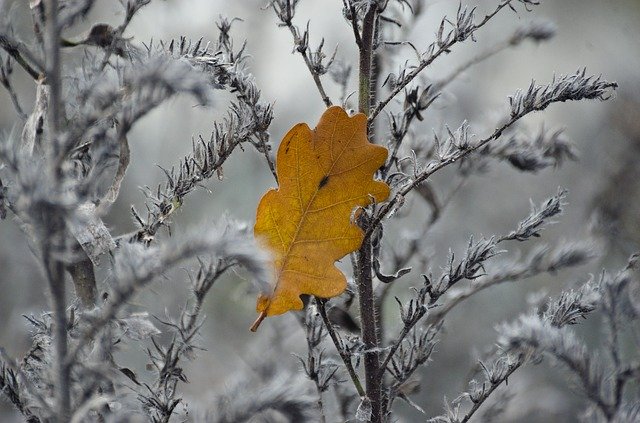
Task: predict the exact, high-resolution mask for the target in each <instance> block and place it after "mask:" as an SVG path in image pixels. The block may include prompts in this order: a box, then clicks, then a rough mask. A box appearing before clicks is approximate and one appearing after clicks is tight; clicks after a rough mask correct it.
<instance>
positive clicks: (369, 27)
mask: <svg viewBox="0 0 640 423" xmlns="http://www.w3.org/2000/svg"><path fill="white" fill-rule="evenodd" d="M376 12H377V5H376V4H375V3H374V2H372V3H371V4H370V6H369V10H367V13H366V14H365V16H364V20H363V22H362V37H361V41H362V42H361V45H360V71H359V93H358V94H359V96H358V106H359V107H358V108H359V110H360V112H361V113H364V114H365V115H367V116H368V115H369V112H370V110H371V94H372V92H371V86H372V83H373V79H374V78H373V72H372V70H373V60H372V56H373V41H374V40H373V38H374V32H375V21H376ZM370 128H371V125H370V126H369V128H368V129H367V132H369V131H370ZM357 261H358V263H357V267H358V271H357V272H356V274H357V284H358V297H359V302H360V320H361V325H362V332H361V334H362V341H363V343H364V345H365V349H366V352H365V355H364V373H365V382H366V392H367V397H368V398H369V401H371V411H372V413H371V422H372V423H381V422H382V386H381V383H382V379H381V378H380V377H379V373H380V356H379V353H378V347H379V340H378V329H377V322H376V319H377V316H376V309H375V301H374V296H373V277H372V274H371V242H370V241H369V239H368V238H367V239H365V241H364V242H363V244H362V246H361V247H360V250H359V251H358V260H357Z"/></svg>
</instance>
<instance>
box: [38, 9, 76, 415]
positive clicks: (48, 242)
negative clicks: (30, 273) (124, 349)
mask: <svg viewBox="0 0 640 423" xmlns="http://www.w3.org/2000/svg"><path fill="white" fill-rule="evenodd" d="M46 6H47V32H48V34H47V35H48V36H47V46H46V47H47V48H46V52H47V61H46V62H47V75H46V79H47V83H48V85H49V88H50V93H51V96H50V103H49V109H48V113H49V125H50V128H49V129H50V139H49V144H50V145H49V146H47V147H48V152H49V155H50V158H51V159H53V160H51V163H57V160H55V159H56V158H57V157H58V154H59V151H58V148H59V143H58V139H57V137H58V135H59V134H60V131H61V123H62V114H63V109H62V107H63V105H62V98H61V97H62V87H61V83H62V82H61V81H62V78H61V75H60V73H61V62H60V45H59V43H58V40H59V39H60V27H59V25H58V0H49V1H48V2H47V3H46ZM50 171H51V173H52V175H51V176H52V178H53V180H54V181H55V182H54V183H55V187H56V189H58V188H60V185H61V177H62V175H61V172H60V171H61V169H60V168H59V167H58V166H53V168H52V169H51V170H50ZM60 213H61V212H60V211H59V210H55V209H54V210H52V212H51V216H50V217H45V216H42V219H43V223H44V224H45V226H46V228H47V230H46V236H45V237H44V239H43V242H42V255H43V259H44V267H45V271H46V275H47V280H48V282H49V288H50V291H51V301H52V303H53V304H52V309H53V312H54V318H55V325H54V345H55V352H56V357H55V373H56V378H55V382H56V385H55V392H56V417H57V421H59V422H66V421H69V418H70V416H71V384H70V382H71V381H70V367H69V366H67V364H66V358H67V348H68V345H67V317H66V292H65V275H64V264H63V263H62V262H61V261H60V259H59V258H58V257H57V253H58V252H59V251H58V249H60V248H62V247H63V246H64V240H65V232H66V231H65V222H64V218H63V217H62V216H61V214H60Z"/></svg>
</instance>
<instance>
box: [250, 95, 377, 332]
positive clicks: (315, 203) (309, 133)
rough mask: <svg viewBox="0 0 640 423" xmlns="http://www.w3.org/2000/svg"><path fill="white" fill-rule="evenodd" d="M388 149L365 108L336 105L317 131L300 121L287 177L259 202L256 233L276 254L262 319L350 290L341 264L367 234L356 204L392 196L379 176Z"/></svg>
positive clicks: (283, 162) (285, 158)
mask: <svg viewBox="0 0 640 423" xmlns="http://www.w3.org/2000/svg"><path fill="white" fill-rule="evenodd" d="M386 158H387V149H386V148H384V147H382V146H379V145H374V144H371V143H370V142H369V141H368V139H367V118H366V116H365V115H364V114H361V113H360V114H357V115H355V116H353V117H349V116H348V115H347V113H346V112H345V111H344V110H343V109H342V108H341V107H337V106H333V107H330V108H328V109H327V110H326V111H325V112H324V114H323V115H322V117H321V118H320V122H318V125H317V126H316V128H315V129H314V130H311V129H310V128H309V127H308V126H307V125H306V124H304V123H300V124H297V125H295V126H294V127H293V128H291V130H290V131H289V132H288V133H287V134H286V135H285V137H284V138H283V140H282V142H281V143H280V147H279V148H278V154H277V157H276V168H277V175H278V181H279V187H278V188H277V189H271V190H269V191H268V192H267V193H266V194H265V195H264V196H263V197H262V199H261V201H260V204H259V205H258V210H257V216H256V224H255V227H254V233H255V236H256V238H257V239H259V241H260V242H261V243H262V244H263V245H264V246H265V247H266V248H267V249H268V250H269V251H270V252H271V254H272V259H273V285H272V286H271V292H264V293H262V294H261V295H260V296H259V298H258V302H257V306H256V309H257V311H258V312H259V313H260V317H259V318H258V320H256V322H255V323H254V326H253V327H252V330H254V331H255V329H256V328H257V326H258V325H259V324H260V322H261V321H262V319H264V317H266V316H274V315H278V314H282V313H285V312H287V311H289V310H300V309H302V308H303V303H302V300H301V299H300V295H301V294H307V295H315V296H317V297H322V298H330V297H335V296H337V295H340V294H341V293H342V292H343V291H344V290H345V288H346V285H347V282H346V278H345V276H344V274H343V273H342V272H341V271H340V270H338V268H337V267H336V266H335V262H336V261H337V260H340V259H341V258H343V257H344V256H345V255H347V254H349V253H351V252H353V251H355V250H357V249H358V248H360V245H361V244H362V240H363V238H364V233H363V231H362V229H360V228H359V227H358V226H357V225H356V224H354V223H353V222H352V213H353V210H354V209H355V208H356V207H358V206H361V207H363V206H366V205H368V204H370V203H371V202H372V201H373V200H375V201H376V202H380V201H384V200H385V199H386V198H387V197H388V196H389V187H388V186H387V184H385V183H384V182H381V181H376V180H374V179H373V176H374V174H375V172H376V170H377V169H378V168H380V166H382V164H383V163H384V162H385V160H386Z"/></svg>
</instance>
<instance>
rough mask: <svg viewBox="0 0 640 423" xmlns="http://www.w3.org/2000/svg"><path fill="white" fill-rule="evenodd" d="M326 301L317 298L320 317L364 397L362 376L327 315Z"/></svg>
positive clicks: (357, 388)
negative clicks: (354, 366)
mask: <svg viewBox="0 0 640 423" xmlns="http://www.w3.org/2000/svg"><path fill="white" fill-rule="evenodd" d="M325 303H326V300H325V299H323V298H317V304H318V311H319V312H320V317H322V321H323V322H324V325H325V327H326V328H327V332H329V336H330V337H331V340H332V341H333V345H335V347H336V350H337V351H338V354H340V358H342V361H343V362H344V365H345V367H346V368H347V373H349V377H350V378H351V381H352V382H353V386H355V388H356V391H358V395H360V397H361V398H363V397H364V396H366V392H365V390H364V388H363V387H362V383H361V382H360V378H359V377H358V374H357V373H356V371H355V369H354V368H353V364H352V363H351V357H349V355H348V354H347V352H346V351H345V350H344V348H343V347H342V342H340V339H339V338H338V334H337V333H336V329H335V328H334V327H333V324H332V323H331V321H330V320H329V317H328V316H327V310H326V308H325Z"/></svg>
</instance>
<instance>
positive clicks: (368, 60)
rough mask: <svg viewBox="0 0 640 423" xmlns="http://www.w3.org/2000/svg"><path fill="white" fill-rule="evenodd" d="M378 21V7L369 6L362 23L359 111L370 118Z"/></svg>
mask: <svg viewBox="0 0 640 423" xmlns="http://www.w3.org/2000/svg"><path fill="white" fill-rule="evenodd" d="M375 20H376V6H375V5H374V4H372V5H370V6H369V10H368V11H367V14H366V15H365V16H364V20H363V21H362V45H361V47H360V71H359V90H358V109H359V111H360V112H361V113H364V114H365V115H367V116H369V111H370V110H371V82H372V80H371V74H372V72H371V70H372V62H373V61H372V52H373V33H374V26H375Z"/></svg>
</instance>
